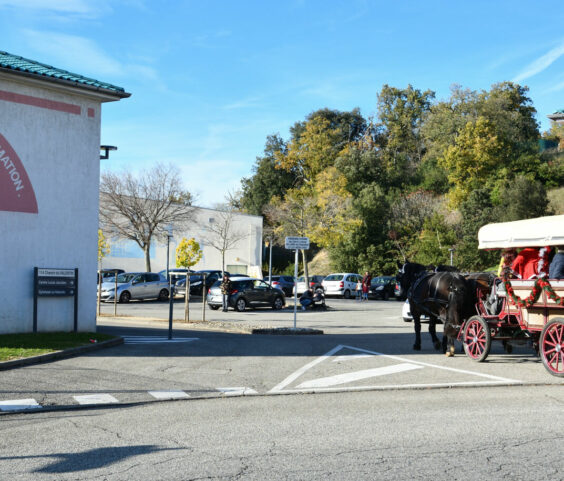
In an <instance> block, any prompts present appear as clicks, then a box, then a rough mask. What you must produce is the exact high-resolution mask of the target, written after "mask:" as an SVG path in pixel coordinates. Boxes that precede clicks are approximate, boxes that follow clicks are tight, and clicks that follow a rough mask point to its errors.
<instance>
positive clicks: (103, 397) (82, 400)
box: [73, 394, 119, 404]
mask: <svg viewBox="0 0 564 481" xmlns="http://www.w3.org/2000/svg"><path fill="white" fill-rule="evenodd" d="M73 397H74V399H75V400H76V402H77V403H78V404H114V403H119V401H118V400H117V399H116V398H115V397H113V396H111V395H110V394H85V395H83V396H73Z"/></svg>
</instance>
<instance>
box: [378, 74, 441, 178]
mask: <svg viewBox="0 0 564 481" xmlns="http://www.w3.org/2000/svg"><path fill="white" fill-rule="evenodd" d="M434 97H435V93H434V92H432V91H431V90H426V91H425V92H422V91H421V90H418V89H414V88H413V87H412V86H411V85H408V86H407V88H405V89H398V88H395V87H390V86H389V85H384V86H383V87H382V90H381V92H380V94H379V95H378V118H379V120H380V122H381V127H382V130H381V131H380V132H379V134H378V144H379V147H380V155H381V156H382V164H383V166H384V168H385V171H386V176H387V180H388V183H389V185H391V186H404V185H406V184H409V183H410V182H411V181H412V178H413V177H414V175H415V173H416V171H417V169H418V167H419V165H420V163H421V160H422V158H423V155H424V153H425V142H424V138H423V136H422V135H421V128H422V124H423V119H424V117H425V114H426V112H428V110H429V109H430V107H431V102H432V100H433V98H434Z"/></svg>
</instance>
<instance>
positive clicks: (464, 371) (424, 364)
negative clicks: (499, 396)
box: [342, 346, 523, 383]
mask: <svg viewBox="0 0 564 481" xmlns="http://www.w3.org/2000/svg"><path fill="white" fill-rule="evenodd" d="M342 347H343V348H345V349H355V350H357V351H361V352H366V353H369V354H375V355H376V356H382V357H385V358H387V359H395V360H398V361H403V362H410V363H413V364H419V365H420V366H427V367H432V368H435V369H442V370H444V371H452V372H458V373H461V374H471V375H473V376H479V377H485V378H487V379H493V380H496V381H500V382H504V383H522V382H523V381H518V380H515V379H508V378H505V377H499V376H493V375H491V374H484V373H481V372H475V371H466V370H465V369H456V368H454V367H446V366H437V365H436V364H429V363H426V362H421V361H414V360H412V359H405V358H403V357H399V356H392V355H390V354H382V353H380V352H374V351H368V350H367V349H362V348H359V347H352V346H342Z"/></svg>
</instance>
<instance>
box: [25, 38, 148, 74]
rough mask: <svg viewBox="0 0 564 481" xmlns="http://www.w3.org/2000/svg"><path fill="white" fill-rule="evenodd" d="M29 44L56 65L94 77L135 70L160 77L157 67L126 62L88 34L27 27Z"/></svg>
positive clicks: (136, 72) (132, 72)
mask: <svg viewBox="0 0 564 481" xmlns="http://www.w3.org/2000/svg"><path fill="white" fill-rule="evenodd" d="M23 36H24V38H25V39H26V40H27V42H28V43H29V45H30V46H31V47H32V48H33V49H34V50H36V51H37V52H39V53H41V54H44V56H45V58H48V59H53V60H50V62H51V63H56V65H55V66H56V67H59V68H64V69H66V70H71V71H75V72H77V73H80V74H83V75H90V76H94V77H102V76H109V77H126V76H128V75H131V74H134V75H135V76H141V77H143V78H146V79H148V80H152V81H154V80H156V79H157V73H156V71H155V70H154V69H153V68H151V67H148V66H145V65H136V64H127V63H122V62H120V61H118V60H116V59H115V58H113V57H111V56H110V55H108V54H107V53H106V52H104V51H103V50H102V49H101V48H100V47H98V45H97V44H96V43H95V42H94V41H92V40H90V39H88V38H85V37H80V36H78V35H68V34H63V33H56V32H42V31H37V30H29V29H28V30H23Z"/></svg>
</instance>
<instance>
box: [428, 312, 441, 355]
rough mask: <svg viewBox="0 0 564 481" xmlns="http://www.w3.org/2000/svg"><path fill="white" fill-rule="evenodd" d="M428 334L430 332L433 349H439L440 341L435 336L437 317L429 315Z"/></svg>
mask: <svg viewBox="0 0 564 481" xmlns="http://www.w3.org/2000/svg"><path fill="white" fill-rule="evenodd" d="M429 334H431V338H432V339H433V346H434V347H435V350H436V351H438V350H440V349H441V341H439V338H438V337H437V318H436V317H431V318H430V319H429Z"/></svg>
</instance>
